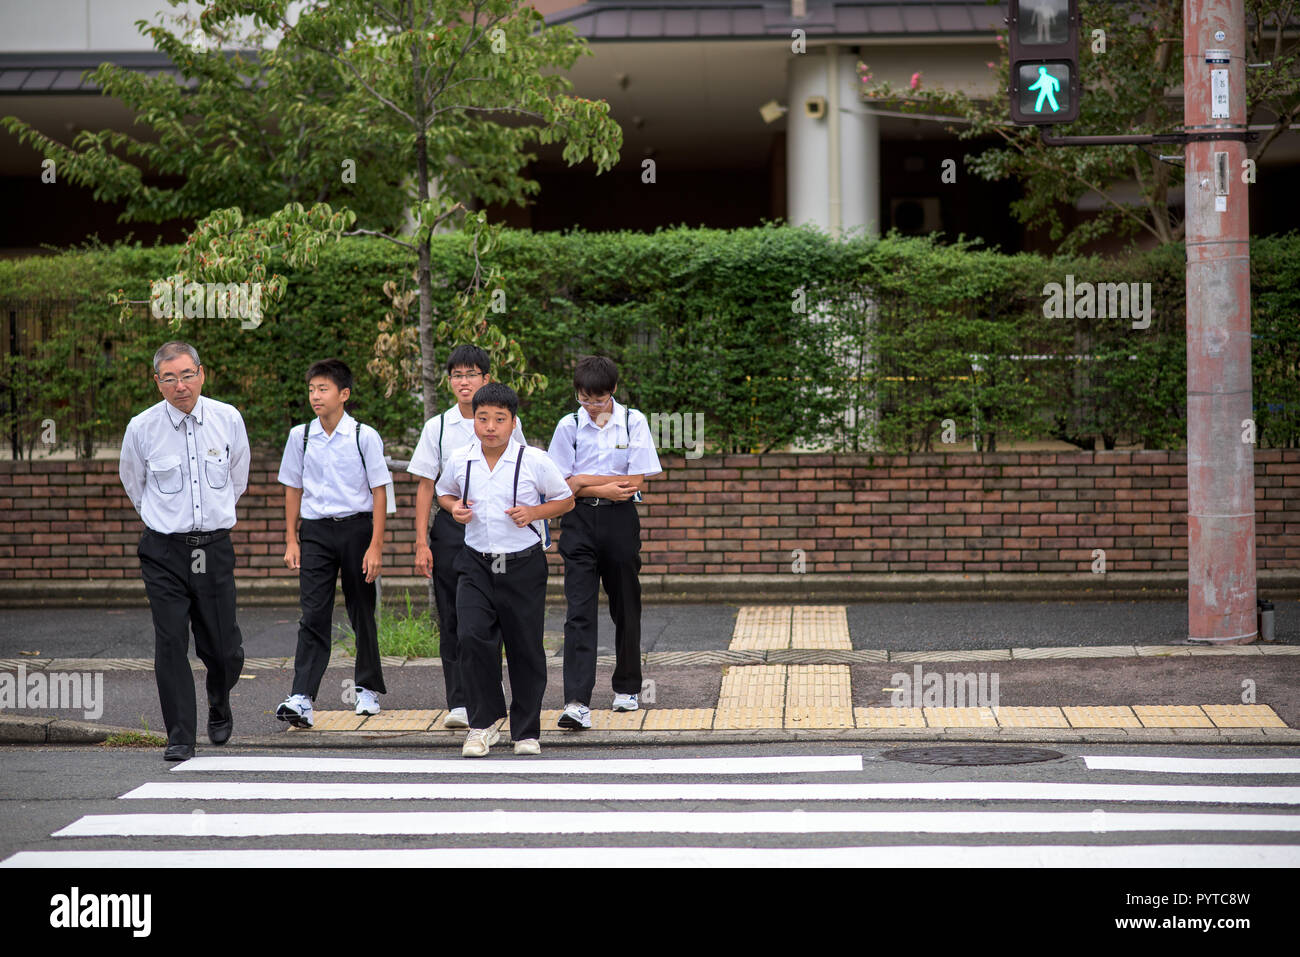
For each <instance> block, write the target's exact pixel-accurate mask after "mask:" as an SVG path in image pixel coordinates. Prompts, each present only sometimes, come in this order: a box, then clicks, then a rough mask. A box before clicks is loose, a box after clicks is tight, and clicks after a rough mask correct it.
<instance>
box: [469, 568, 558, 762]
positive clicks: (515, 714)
mask: <svg viewBox="0 0 1300 957" xmlns="http://www.w3.org/2000/svg"><path fill="white" fill-rule="evenodd" d="M456 569H457V571H459V572H460V579H459V582H458V583H457V588H456V615H457V619H458V621H457V626H458V628H459V637H460V674H461V679H462V680H463V681H464V682H465V691H466V693H467V695H468V696H469V726H470V727H471V728H487V727H490V726H491V725H492V724H493V723H495V722H496V721H498V720H500V719H501V718H504V717H505V716H506V709H505V701H504V698H503V696H502V694H501V643H502V641H503V640H504V642H505V647H506V670H507V671H508V672H509V673H510V737H511V738H512V739H513V740H515V741H523V740H525V739H526V738H536V737H538V736H539V735H540V734H541V725H542V695H543V694H544V693H545V691H546V653H545V652H544V651H543V650H542V619H543V616H544V615H545V612H546V554H545V552H543V551H542V549H541V546H540V545H535V546H533V547H532V548H531V549H529V550H528V551H527V552H526V553H524V554H523V555H522V557H519V558H508V557H506V556H504V555H499V556H492V555H489V556H487V557H484V556H483V555H480V554H479V553H478V552H476V551H474V550H473V549H471V548H463V549H461V553H460V555H459V557H457V559H456ZM494 625H499V626H500V633H499V634H498V633H497V631H496V629H495V628H494V627H493V626H494Z"/></svg>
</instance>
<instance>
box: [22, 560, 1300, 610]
mask: <svg viewBox="0 0 1300 957" xmlns="http://www.w3.org/2000/svg"><path fill="white" fill-rule="evenodd" d="M1256 581H1257V587H1258V590H1259V592H1260V593H1261V594H1262V595H1264V596H1265V597H1268V598H1270V599H1274V600H1277V599H1300V572H1296V571H1291V570H1290V569H1261V570H1259V571H1258V572H1257V573H1256ZM427 585H428V582H427V580H426V579H423V578H418V577H415V576H406V575H394V576H392V577H390V578H385V579H384V586H385V588H386V589H388V590H389V591H390V592H391V593H392V594H394V595H395V594H398V592H399V590H412V591H414V592H415V593H422V592H423V591H424V589H425V588H426V587H427ZM236 587H237V589H238V591H239V603H240V604H241V605H297V604H298V582H297V579H294V578H287V577H275V578H246V577H237V578H236ZM641 595H642V601H643V602H644V603H646V604H701V603H702V604H749V603H753V602H759V603H761V604H772V603H773V602H795V603H803V604H807V603H826V602H832V603H835V604H865V603H870V602H878V601H927V602H931V601H971V600H980V601H1063V600H1070V601H1141V600H1148V601H1157V600H1160V601H1165V600H1170V599H1185V598H1186V597H1187V574H1186V573H1185V572H1107V573H1106V574H1105V575H1094V574H1092V573H1091V572H1078V573H1072V574H1061V573H1052V574H1041V575H1040V574H1032V573H1016V572H968V573H946V574H932V575H927V574H916V573H902V572H895V573H873V572H862V573H859V574H853V575H831V574H802V575H795V574H789V575H757V574H756V575H642V576H641ZM547 598H548V600H552V601H562V600H563V598H564V579H563V575H562V574H552V575H551V576H550V580H549V584H548V587H547ZM102 605H140V606H142V607H146V606H147V605H148V600H147V599H146V597H145V593H144V583H143V581H141V580H140V579H139V578H122V579H86V580H85V581H48V580H40V581H38V580H22V581H5V582H0V608H33V607H50V606H55V607H71V608H75V607H79V606H82V607H84V606H96V607H98V606H102Z"/></svg>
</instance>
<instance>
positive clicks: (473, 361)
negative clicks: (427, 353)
mask: <svg viewBox="0 0 1300 957" xmlns="http://www.w3.org/2000/svg"><path fill="white" fill-rule="evenodd" d="M491 368H492V360H491V359H490V358H489V357H488V354H487V352H486V351H484V350H483V349H480V348H479V347H478V346H470V345H460V346H456V348H454V349H453V350H452V351H451V355H450V356H448V358H447V380H448V385H449V387H450V388H451V394H452V397H453V398H454V399H455V400H456V404H455V405H453V406H452V407H451V408H449V409H447V411H445V412H443V413H442V415H437V416H434V417H433V418H432V419H429V420H428V421H427V422H425V423H424V428H423V429H422V430H421V431H420V441H419V442H418V443H417V444H416V447H415V452H414V453H413V454H412V455H411V463H410V465H408V466H407V468H406V470H407V471H408V472H410V473H411V474H413V475H417V476H419V479H420V481H419V486H418V487H417V489H416V492H415V570H416V571H418V572H419V573H420V574H421V575H423V576H424V577H425V578H429V577H432V578H433V597H434V603H435V604H436V605H437V608H438V629H439V634H440V638H439V644H438V655H439V657H441V658H442V677H443V681H444V683H445V684H446V688H447V716H446V717H445V718H444V719H443V722H442V724H443V727H446V728H468V727H469V714H468V710H467V709H468V706H469V699H468V697H467V695H466V691H465V683H464V681H463V679H462V678H461V674H460V660H461V652H460V636H459V633H458V626H459V622H458V619H457V615H456V577H457V572H456V567H455V563H456V559H457V558H458V557H459V555H460V552H461V549H463V548H464V547H465V526H464V525H463V524H461V523H460V522H458V521H456V520H455V519H453V518H452V516H451V513H450V512H448V511H447V510H446V509H442V508H440V509H439V510H438V512H437V514H436V515H435V516H434V518H433V527H432V528H430V527H429V512H430V511H431V510H432V508H433V502H434V489H435V484H436V483H437V481H438V478H439V476H440V475H441V474H442V471H443V469H444V468H445V467H446V464H447V461H448V460H449V459H450V458H451V456H452V453H454V452H457V451H459V450H460V449H462V448H464V447H465V446H466V445H469V444H470V443H471V442H473V441H475V434H474V407H473V400H474V393H475V392H477V391H478V390H479V389H481V388H482V387H483V386H484V385H486V384H487V383H489V382H491V381H492V376H491V375H490V374H489V373H490V370H491ZM511 438H512V439H513V440H514V441H516V442H518V443H519V444H520V445H523V444H524V432H523V429H522V427H521V426H520V423H519V419H518V418H517V417H516V418H515V424H514V431H513V432H512V434H511ZM494 703H495V704H499V705H500V709H499V710H500V711H501V712H502V713H504V712H505V695H504V694H499V695H498V700H496V701H495V702H494Z"/></svg>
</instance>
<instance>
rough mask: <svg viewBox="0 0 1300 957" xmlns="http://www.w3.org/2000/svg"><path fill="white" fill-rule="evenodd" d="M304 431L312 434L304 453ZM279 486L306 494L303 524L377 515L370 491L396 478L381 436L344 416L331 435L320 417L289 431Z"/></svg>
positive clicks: (346, 414) (303, 504) (304, 495)
mask: <svg viewBox="0 0 1300 957" xmlns="http://www.w3.org/2000/svg"><path fill="white" fill-rule="evenodd" d="M304 428H306V429H307V430H308V432H307V448H306V449H305V454H304V449H303V441H302V430H303V429H304ZM358 429H360V430H361V432H360V436H358V434H357V430H358ZM358 438H359V439H360V449H359V450H358ZM363 455H364V456H365V467H364V469H363V468H362V456H363ZM278 481H279V482H280V484H281V485H287V486H289V487H290V488H300V489H302V506H301V508H300V511H299V514H300V515H301V516H302V517H303V518H304V519H320V518H344V517H346V516H348V515H356V514H357V513H358V512H371V511H373V510H374V507H375V497H374V493H373V492H372V491H371V489H375V488H378V487H379V486H381V485H387V484H388V483H389V482H390V481H392V475H391V474H390V473H389V471H388V464H387V463H386V462H385V461H384V440H383V439H382V438H380V436H379V433H378V432H376V431H375V430H374V429H372V428H371V427H370V426H368V425H362V424H361V423H360V422H358V421H357V420H356V419H354V418H352V416H351V415H349V414H348V413H346V412H344V413H343V417H342V418H341V419H339V422H338V425H336V426H334V431H333V432H332V433H330V434H329V435H326V434H325V427H324V426H323V425H321V421H320V419H319V418H315V419H312V420H311V422H310V423H308V424H307V425H305V426H303V425H296V426H294V427H293V428H292V429H290V430H289V438H288V441H286V442H285V444H284V454H283V455H282V456H281V457H280V474H279V476H278Z"/></svg>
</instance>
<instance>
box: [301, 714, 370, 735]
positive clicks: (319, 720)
mask: <svg viewBox="0 0 1300 957" xmlns="http://www.w3.org/2000/svg"><path fill="white" fill-rule="evenodd" d="M380 714H383V712H382V711H381V712H380ZM367 720H369V719H368V717H367V716H366V715H364V714H356V713H355V712H352V711H316V712H313V714H312V721H314V722H315V725H314V726H313V727H312V729H311V730H312V731H356V730H357V729H358V728H360V727H361V726H362V725H363V724H365V722H366V721H367Z"/></svg>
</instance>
